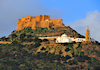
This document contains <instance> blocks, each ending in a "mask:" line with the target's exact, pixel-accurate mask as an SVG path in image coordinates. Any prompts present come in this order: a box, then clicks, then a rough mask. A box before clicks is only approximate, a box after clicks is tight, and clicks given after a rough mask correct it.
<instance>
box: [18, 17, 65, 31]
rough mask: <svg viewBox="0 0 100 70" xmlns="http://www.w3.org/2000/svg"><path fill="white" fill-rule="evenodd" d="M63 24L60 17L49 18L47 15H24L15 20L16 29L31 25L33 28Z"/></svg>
mask: <svg viewBox="0 0 100 70" xmlns="http://www.w3.org/2000/svg"><path fill="white" fill-rule="evenodd" d="M53 25H54V26H64V24H63V22H62V19H50V16H48V15H37V16H36V17H33V16H26V17H23V18H22V19H19V21H18V22H17V31H19V30H22V29H24V28H26V27H31V28H32V29H35V28H37V27H42V28H44V27H47V28H48V29H49V27H50V26H53Z"/></svg>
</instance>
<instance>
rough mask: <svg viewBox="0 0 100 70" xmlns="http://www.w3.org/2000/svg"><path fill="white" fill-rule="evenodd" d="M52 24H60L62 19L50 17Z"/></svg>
mask: <svg viewBox="0 0 100 70" xmlns="http://www.w3.org/2000/svg"><path fill="white" fill-rule="evenodd" d="M50 20H51V21H52V22H53V24H54V25H62V19H50Z"/></svg>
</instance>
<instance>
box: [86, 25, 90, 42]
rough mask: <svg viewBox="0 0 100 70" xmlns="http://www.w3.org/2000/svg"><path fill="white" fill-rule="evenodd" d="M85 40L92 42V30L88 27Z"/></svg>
mask: <svg viewBox="0 0 100 70" xmlns="http://www.w3.org/2000/svg"><path fill="white" fill-rule="evenodd" d="M85 40H86V41H90V30H89V26H87V30H86V36H85Z"/></svg>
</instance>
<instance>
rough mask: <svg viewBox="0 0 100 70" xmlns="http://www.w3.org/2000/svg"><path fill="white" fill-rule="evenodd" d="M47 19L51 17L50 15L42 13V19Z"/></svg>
mask: <svg viewBox="0 0 100 70" xmlns="http://www.w3.org/2000/svg"><path fill="white" fill-rule="evenodd" d="M46 19H50V16H47V15H42V21H45V20H46Z"/></svg>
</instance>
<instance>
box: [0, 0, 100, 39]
mask: <svg viewBox="0 0 100 70" xmlns="http://www.w3.org/2000/svg"><path fill="white" fill-rule="evenodd" d="M27 15H29V16H36V15H50V17H51V18H62V19H63V23H64V24H65V25H66V26H71V27H72V28H73V29H75V30H76V31H77V32H78V33H80V34H82V35H85V31H86V28H87V26H89V29H90V31H91V38H94V39H95V40H98V41H100V37H99V36H100V33H99V30H100V0H0V37H3V36H6V37H7V36H8V35H10V34H11V32H12V31H13V30H16V27H17V21H18V19H21V18H22V17H25V16H27Z"/></svg>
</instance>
